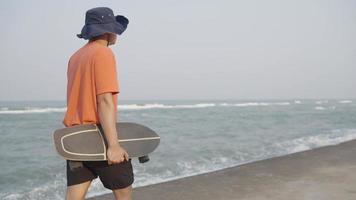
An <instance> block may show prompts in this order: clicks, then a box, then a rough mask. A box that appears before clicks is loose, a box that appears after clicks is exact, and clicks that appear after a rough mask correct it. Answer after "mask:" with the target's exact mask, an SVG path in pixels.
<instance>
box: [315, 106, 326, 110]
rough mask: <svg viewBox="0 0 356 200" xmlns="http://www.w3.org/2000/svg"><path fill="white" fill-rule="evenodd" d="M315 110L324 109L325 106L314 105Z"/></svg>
mask: <svg viewBox="0 0 356 200" xmlns="http://www.w3.org/2000/svg"><path fill="white" fill-rule="evenodd" d="M315 110H325V107H323V106H316V107H315Z"/></svg>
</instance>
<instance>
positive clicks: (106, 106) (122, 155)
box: [96, 92, 129, 164]
mask: <svg viewBox="0 0 356 200" xmlns="http://www.w3.org/2000/svg"><path fill="white" fill-rule="evenodd" d="M96 99H97V104H98V115H99V118H100V124H101V126H102V128H103V130H104V134H105V137H106V140H107V142H108V150H107V157H108V163H109V164H111V163H120V162H122V161H124V160H129V155H128V154H127V152H126V151H125V149H123V148H122V147H121V146H120V144H119V140H118V137H117V130H116V120H115V119H116V116H115V115H116V113H115V107H114V106H115V104H114V102H113V98H112V93H111V92H106V93H103V94H98V95H97V96H96Z"/></svg>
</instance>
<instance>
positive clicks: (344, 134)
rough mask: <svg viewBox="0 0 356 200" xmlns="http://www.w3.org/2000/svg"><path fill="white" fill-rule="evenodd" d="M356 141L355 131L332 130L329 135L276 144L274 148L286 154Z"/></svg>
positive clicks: (306, 137)
mask: <svg viewBox="0 0 356 200" xmlns="http://www.w3.org/2000/svg"><path fill="white" fill-rule="evenodd" d="M354 139H356V129H346V130H340V129H336V130H333V131H332V132H331V133H329V134H319V135H315V136H305V137H301V138H296V139H293V140H289V141H285V142H281V143H276V146H277V147H278V148H280V149H282V150H283V151H285V150H286V151H287V153H288V154H291V153H296V152H300V151H306V150H310V149H314V148H317V147H322V146H329V145H337V144H340V143H342V142H346V141H350V140H354Z"/></svg>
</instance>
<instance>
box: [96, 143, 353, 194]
mask: <svg viewBox="0 0 356 200" xmlns="http://www.w3.org/2000/svg"><path fill="white" fill-rule="evenodd" d="M90 199H91V200H109V199H110V200H111V199H114V196H113V194H105V195H102V196H97V197H94V198H90ZM151 199H152V200H155V199H159V200H182V199H184V200H188V199H189V200H190V199H192V200H203V199H204V200H210V199H211V200H213V199H214V200H217V199H218V200H228V199H229V200H230V199H234V200H240V199H242V200H287V199H288V200H355V199H356V140H352V141H348V142H344V143H341V144H338V145H333V146H325V147H321V148H317V149H313V150H308V151H303V152H298V153H294V154H289V155H286V156H281V157H275V158H270V159H266V160H261V161H256V162H253V163H248V164H244V165H240V166H236V167H231V168H227V169H223V170H219V171H215V172H210V173H206V174H201V175H196V176H191V177H186V178H182V179H178V180H173V181H169V182H165V183H158V184H154V185H149V186H144V187H138V188H134V191H133V200H151Z"/></svg>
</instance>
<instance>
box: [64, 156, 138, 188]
mask: <svg viewBox="0 0 356 200" xmlns="http://www.w3.org/2000/svg"><path fill="white" fill-rule="evenodd" d="M66 162H67V169H66V171H67V186H71V185H75V184H79V183H83V182H86V181H89V180H93V179H96V178H97V177H98V176H99V178H100V180H101V182H102V184H103V185H104V187H105V188H107V189H110V190H115V189H122V188H125V187H128V186H130V185H131V184H132V183H133V182H134V174H133V170H132V164H131V159H129V161H126V160H125V161H123V162H121V163H116V164H112V165H109V164H108V162H107V161H82V162H81V163H82V165H81V164H80V162H75V163H76V164H74V165H71V166H72V169H71V167H70V166H69V162H72V161H68V160H67V161H66ZM73 166H74V167H73Z"/></svg>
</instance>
